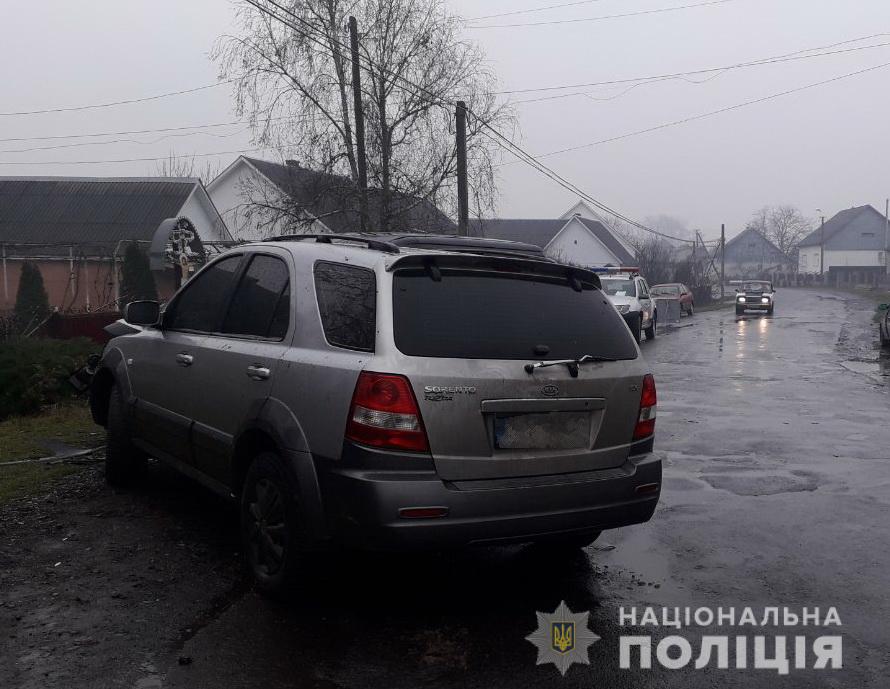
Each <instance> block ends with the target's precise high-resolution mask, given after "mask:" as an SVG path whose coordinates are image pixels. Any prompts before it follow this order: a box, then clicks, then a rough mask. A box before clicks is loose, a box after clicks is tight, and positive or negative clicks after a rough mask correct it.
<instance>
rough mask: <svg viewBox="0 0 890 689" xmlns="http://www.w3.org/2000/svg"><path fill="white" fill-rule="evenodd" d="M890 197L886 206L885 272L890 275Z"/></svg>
mask: <svg viewBox="0 0 890 689" xmlns="http://www.w3.org/2000/svg"><path fill="white" fill-rule="evenodd" d="M888 253H890V199H887V205H886V206H885V207H884V272H885V273H886V274H887V275H890V256H888V255H887V254H888Z"/></svg>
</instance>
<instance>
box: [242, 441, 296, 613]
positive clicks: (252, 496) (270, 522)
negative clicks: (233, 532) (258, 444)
mask: <svg viewBox="0 0 890 689" xmlns="http://www.w3.org/2000/svg"><path fill="white" fill-rule="evenodd" d="M296 495H297V486H296V483H295V481H294V480H293V479H292V478H291V477H290V474H289V473H288V471H287V469H286V467H285V466H284V463H283V462H282V461H281V458H280V457H279V456H278V455H276V454H275V453H273V452H264V453H262V454H259V455H257V457H256V458H255V459H254V460H253V463H252V464H251V465H250V469H248V471H247V477H246V478H245V480H244V490H243V491H242V493H241V537H242V540H243V543H244V561H245V564H246V566H247V569H248V571H249V572H250V574H251V576H252V577H253V580H254V582H255V584H256V588H257V590H258V591H259V592H260V593H263V594H265V595H268V596H273V597H277V598H280V597H284V596H286V595H287V594H291V593H293V592H294V591H295V589H296V583H297V578H298V576H299V574H300V572H301V570H302V569H303V567H302V563H303V561H304V557H303V555H304V553H305V547H304V544H305V537H304V530H303V526H302V524H301V522H300V517H299V515H300V510H299V505H298V503H297V499H296Z"/></svg>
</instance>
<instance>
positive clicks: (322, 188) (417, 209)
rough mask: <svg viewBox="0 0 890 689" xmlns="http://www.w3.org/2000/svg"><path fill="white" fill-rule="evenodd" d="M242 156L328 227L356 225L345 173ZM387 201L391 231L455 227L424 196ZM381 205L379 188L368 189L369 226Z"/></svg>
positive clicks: (353, 191)
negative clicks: (320, 170)
mask: <svg viewBox="0 0 890 689" xmlns="http://www.w3.org/2000/svg"><path fill="white" fill-rule="evenodd" d="M244 160H245V161H246V162H247V163H248V164H249V165H251V166H252V167H253V168H254V169H255V170H256V171H257V172H259V173H260V174H261V175H262V176H263V177H265V178H266V179H268V180H269V181H270V182H271V183H272V184H273V185H275V186H276V187H277V188H278V189H280V190H281V191H282V192H283V193H285V194H286V195H287V196H289V197H290V198H291V199H293V201H294V202H295V203H296V204H297V205H298V206H299V207H300V208H301V209H302V210H304V211H305V212H306V213H307V214H308V215H310V216H312V217H313V218H316V219H318V220H320V221H321V222H322V223H323V224H324V225H326V226H327V227H328V228H330V229H331V231H333V232H355V231H357V230H358V229H359V228H360V226H361V217H360V215H359V211H358V208H359V197H358V190H357V188H356V185H355V183H354V182H353V181H352V180H351V179H349V178H348V177H343V176H342V175H334V174H330V173H326V172H319V171H317V170H310V169H308V168H304V167H300V166H299V165H296V164H292V163H285V164H281V163H273V162H271V161H268V160H260V159H258V158H248V157H244ZM389 205H390V214H391V215H392V218H391V220H390V222H391V225H392V226H391V227H390V228H389V229H390V230H391V231H396V232H404V231H409V230H417V231H421V232H434V233H448V234H450V233H454V232H455V230H456V225H455V224H454V222H453V221H452V220H451V219H450V218H449V217H448V216H447V215H445V214H444V213H442V211H440V210H439V209H438V208H436V206H435V205H433V204H432V203H431V202H430V201H428V200H427V199H424V198H418V197H412V196H408V195H406V194H400V193H393V194H391V195H390V199H389ZM381 206H382V192H381V190H380V189H369V190H368V215H369V219H370V223H371V225H372V226H373V225H375V224H376V222H377V219H378V218H379V217H380V210H381Z"/></svg>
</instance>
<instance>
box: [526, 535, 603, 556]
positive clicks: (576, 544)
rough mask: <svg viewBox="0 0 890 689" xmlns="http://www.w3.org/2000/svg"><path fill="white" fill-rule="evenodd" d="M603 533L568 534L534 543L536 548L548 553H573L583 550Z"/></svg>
mask: <svg viewBox="0 0 890 689" xmlns="http://www.w3.org/2000/svg"><path fill="white" fill-rule="evenodd" d="M601 533H602V531H588V532H587V533H583V534H566V535H564V536H550V537H547V538H542V539H540V540H538V541H535V542H534V546H535V547H536V548H540V549H541V550H546V551H548V552H565V553H568V552H573V551H575V550H581V549H582V548H586V547H587V546H589V545H593V543H594V541H596V539H598V538H599V537H600V534H601Z"/></svg>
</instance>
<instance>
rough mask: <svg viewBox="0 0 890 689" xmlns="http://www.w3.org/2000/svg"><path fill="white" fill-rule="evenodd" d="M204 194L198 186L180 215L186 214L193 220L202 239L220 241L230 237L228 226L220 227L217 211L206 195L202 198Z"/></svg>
mask: <svg viewBox="0 0 890 689" xmlns="http://www.w3.org/2000/svg"><path fill="white" fill-rule="evenodd" d="M203 196H204V193H203V192H202V191H201V189H200V188H199V187H196V188H195V190H194V191H193V192H192V193H191V195H190V196H189V197H188V199H187V200H186V202H185V204H183V206H182V209H181V210H180V211H179V215H180V217H182V216H185V217H186V218H188V219H189V220H191V222H192V224H193V225H194V226H195V229H196V230H198V235H199V236H200V237H201V241H204V242H219V241H224V240H226V239H228V238H229V236H228V233H227V232H226V228H225V227H220V224H219V219H218V217H217V215H216V213H214V212H213V210H212V207H210V204H209V203H208V201H207V199H206V197H204V199H203V200H202V198H201V197H203Z"/></svg>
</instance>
